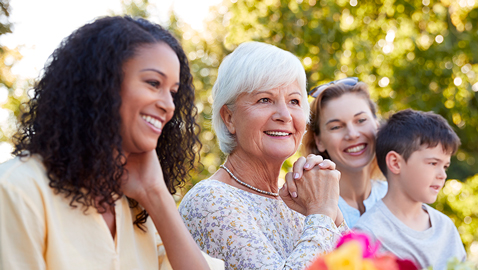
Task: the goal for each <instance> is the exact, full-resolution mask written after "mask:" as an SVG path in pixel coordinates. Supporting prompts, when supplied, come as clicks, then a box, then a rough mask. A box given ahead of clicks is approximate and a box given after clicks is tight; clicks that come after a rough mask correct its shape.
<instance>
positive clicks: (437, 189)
mask: <svg viewBox="0 0 478 270" xmlns="http://www.w3.org/2000/svg"><path fill="white" fill-rule="evenodd" d="M430 188H431V189H432V190H434V191H436V192H439V191H440V189H441V186H439V185H432V186H430Z"/></svg>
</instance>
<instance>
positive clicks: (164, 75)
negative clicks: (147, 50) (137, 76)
mask: <svg viewBox="0 0 478 270" xmlns="http://www.w3.org/2000/svg"><path fill="white" fill-rule="evenodd" d="M144 71H153V72H156V73H158V74H159V75H161V76H163V77H165V78H167V77H168V76H166V74H164V73H163V72H162V71H159V70H157V69H154V68H145V69H142V70H140V72H144Z"/></svg>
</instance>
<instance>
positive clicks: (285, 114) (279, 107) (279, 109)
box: [272, 101, 292, 123]
mask: <svg viewBox="0 0 478 270" xmlns="http://www.w3.org/2000/svg"><path fill="white" fill-rule="evenodd" d="M272 117H273V119H274V120H276V121H282V122H286V123H288V122H291V121H292V115H291V114H290V111H289V108H287V104H286V103H285V102H283V101H281V102H279V103H277V104H276V111H275V113H274V114H273V115H272Z"/></svg>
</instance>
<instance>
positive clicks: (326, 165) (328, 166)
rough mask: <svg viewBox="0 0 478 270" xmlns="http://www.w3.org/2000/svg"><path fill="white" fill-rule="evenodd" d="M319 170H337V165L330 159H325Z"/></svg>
mask: <svg viewBox="0 0 478 270" xmlns="http://www.w3.org/2000/svg"><path fill="white" fill-rule="evenodd" d="M319 168H321V169H323V170H335V163H334V162H333V161H332V160H330V159H325V160H324V161H322V162H321V163H320V164H319Z"/></svg>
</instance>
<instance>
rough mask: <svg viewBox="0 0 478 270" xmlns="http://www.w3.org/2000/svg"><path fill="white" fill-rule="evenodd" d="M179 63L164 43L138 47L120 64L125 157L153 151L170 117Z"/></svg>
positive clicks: (176, 87) (172, 110)
mask: <svg viewBox="0 0 478 270" xmlns="http://www.w3.org/2000/svg"><path fill="white" fill-rule="evenodd" d="M179 70H180V63H179V59H178V57H177V55H176V53H175V52H174V51H173V50H172V49H171V47H169V46H168V45H167V44H165V43H155V44H151V45H145V46H141V47H139V48H138V49H137V51H136V53H135V55H134V56H133V57H132V58H131V59H129V60H128V61H126V62H125V63H124V64H123V72H124V78H123V82H122V84H121V92H120V95H121V102H122V103H121V108H120V115H121V137H122V139H123V144H122V146H123V151H124V153H125V154H129V153H141V152H147V151H151V150H154V149H155V148H156V145H157V143H158V139H159V136H160V135H161V132H162V128H163V127H164V125H166V123H167V122H168V121H169V120H171V118H172V117H173V114H174V100H173V96H174V93H176V92H177V91H178V89H179Z"/></svg>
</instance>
